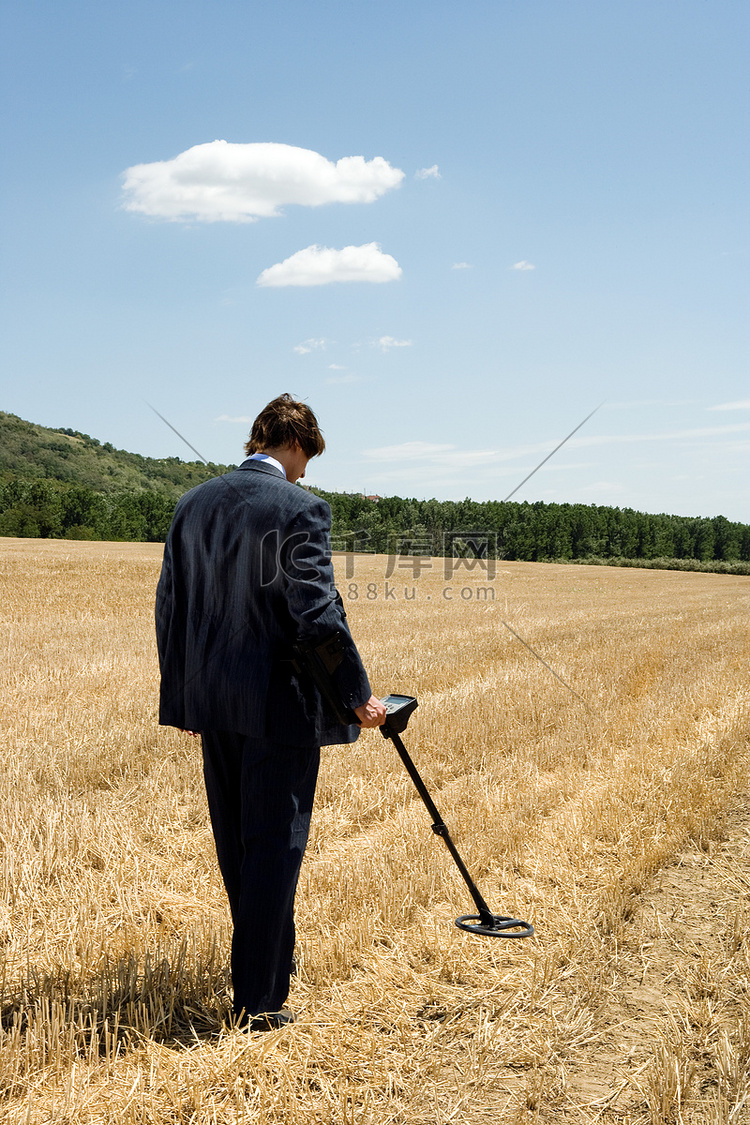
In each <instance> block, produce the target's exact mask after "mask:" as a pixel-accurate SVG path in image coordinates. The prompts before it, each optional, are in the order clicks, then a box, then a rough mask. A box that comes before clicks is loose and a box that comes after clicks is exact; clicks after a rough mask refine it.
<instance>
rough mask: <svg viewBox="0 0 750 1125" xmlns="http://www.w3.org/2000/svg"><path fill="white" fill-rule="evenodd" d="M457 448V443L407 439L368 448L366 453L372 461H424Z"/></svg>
mask: <svg viewBox="0 0 750 1125" xmlns="http://www.w3.org/2000/svg"><path fill="white" fill-rule="evenodd" d="M455 448H456V447H455V445H436V444H435V443H434V442H430V441H405V442H402V443H401V445H381V446H379V447H378V448H377V449H366V450H365V451H364V455H365V457H367V458H369V460H371V461H424V460H432V459H433V458H434V457H436V456H441V455H443V454H445V453H447V452H448V451H449V450H451V449H455Z"/></svg>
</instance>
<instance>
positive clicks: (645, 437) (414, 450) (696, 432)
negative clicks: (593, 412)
mask: <svg viewBox="0 0 750 1125" xmlns="http://www.w3.org/2000/svg"><path fill="white" fill-rule="evenodd" d="M747 431H750V422H738V423H737V424H736V425H731V426H706V427H702V428H700V429H693V430H674V431H671V432H663V433H656V434H601V435H597V436H593V437H579V438H571V439H570V440H569V441H568V442H567V445H566V448H567V449H569V450H570V449H573V448H577V449H583V448H587V447H592V446H598V445H614V444H618V443H623V444H633V443H648V442H662V443H664V442H679V441H691V440H693V439H697V438H713V437H722V436H724V435H727V434H732V433H744V432H747ZM555 444H556V442H554V441H552V440H550V441H546V442H535V443H533V444H526V445H517V446H509V447H507V448H505V449H466V450H462V449H459V448H458V447H457V446H455V445H442V444H437V443H434V442H428V441H407V442H403V443H402V444H401V445H384V446H380V447H378V448H374V449H365V450H364V451H363V456H364V457H365V458H367V460H369V461H391V462H394V463H397V462H399V461H422V462H429V463H432V464H435V463H437V462H442V463H444V464H451V465H454V466H456V467H460V466H468V465H475V464H482V465H489V464H492V463H496V464H497V465H500V464H501V463H502V462H507V461H517V460H519V459H521V458H525V457H534V456H537V455H538V454H540V453H544V452H548V451H549V450H550V448H551V447H552V448H554V445H555ZM568 467H570V466H568ZM516 471H518V470H516Z"/></svg>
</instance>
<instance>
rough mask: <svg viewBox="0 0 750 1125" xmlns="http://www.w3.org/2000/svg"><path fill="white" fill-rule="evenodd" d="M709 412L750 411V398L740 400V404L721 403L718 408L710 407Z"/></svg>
mask: <svg viewBox="0 0 750 1125" xmlns="http://www.w3.org/2000/svg"><path fill="white" fill-rule="evenodd" d="M708 409H709V410H750V398H743V399H740V400H739V401H738V402H720V403H719V404H718V405H717V406H709V408H708Z"/></svg>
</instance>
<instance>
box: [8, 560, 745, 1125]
mask: <svg viewBox="0 0 750 1125" xmlns="http://www.w3.org/2000/svg"><path fill="white" fill-rule="evenodd" d="M160 554H161V548H160V547H158V546H157V545H134V544H88V543H64V542H52V541H22V540H10V539H6V540H3V541H2V542H1V543H0V566H1V567H2V571H3V585H4V590H5V598H4V603H3V611H2V612H3V619H4V620H3V634H2V635H3V667H2V699H3V733H2V743H3V745H2V759H1V761H2V765H1V766H0V777H1V778H2V782H1V784H2V802H1V803H0V948H1V950H2V959H1V963H2V981H3V992H2V1030H0V1120H3V1121H8V1122H19V1123H20V1122H29V1123H36V1122H45V1121H53V1120H54V1121H68V1122H70V1123H71V1125H73V1123H76V1125H77V1123H79V1122H80V1123H84V1122H86V1123H89V1122H90V1123H93V1122H106V1121H112V1120H117V1121H118V1122H121V1123H122V1125H126V1123H128V1122H153V1123H154V1125H166V1123H168V1122H169V1123H173V1122H237V1121H248V1122H249V1121H252V1122H259V1123H263V1122H268V1123H274V1125H276V1123H281V1122H283V1123H284V1125H289V1123H307V1122H331V1123H334V1122H335V1123H337V1125H339V1123H345V1122H358V1123H365V1122H372V1123H373V1125H374V1123H377V1125H384V1123H387V1122H409V1123H415V1125H418V1123H420V1122H424V1123H428V1122H429V1123H430V1125H442V1123H446V1125H447V1123H448V1122H454V1121H463V1120H471V1121H472V1122H478V1123H481V1122H488V1123H489V1122H490V1121H496V1120H497V1119H498V1117H499V1116H501V1115H504V1116H505V1117H506V1118H507V1119H508V1120H509V1121H516V1122H522V1121H529V1122H531V1121H539V1122H552V1121H558V1120H570V1121H580V1122H588V1121H591V1122H593V1121H599V1122H615V1121H618V1122H623V1121H630V1122H632V1123H636V1122H654V1123H656V1122H680V1121H682V1122H684V1123H685V1125H688V1123H698V1122H709V1121H710V1122H726V1123H727V1125H729V1123H730V1122H738V1121H741V1120H742V1114H743V1113H744V1112H745V1104H746V1100H747V1098H748V1096H749V1094H750V1079H749V1067H750V1022H749V1021H748V1018H747V1011H748V983H747V982H748V979H749V978H750V964H749V963H748V944H747V941H746V938H745V931H746V924H747V918H748V912H750V836H749V835H748V827H749V826H750V806H749V805H748V803H747V798H746V796H745V792H746V785H747V779H748V765H749V755H748V700H750V688H749V687H748V681H747V656H748V653H747V647H748V646H747V613H748V603H749V602H750V597H749V594H750V585H749V584H748V580H747V579H745V578H738V577H731V576H724V575H710V574H692V573H679V574H677V573H672V572H665V571H653V572H652V571H643V570H638V571H633V570H616V569H611V570H610V569H608V568H601V567H596V568H594V567H591V568H588V567H580V566H552V565H548V566H542V565H535V564H526V563H513V564H504V565H503V566H502V567H501V569H500V571H499V572H498V574H497V575H496V577H495V578H494V580H488V579H487V576H486V575H483V574H481V573H480V572H479V571H477V570H475V571H473V572H461V573H458V572H457V574H456V575H455V576H454V577H455V579H456V580H455V581H452V582H450V583H447V582H446V579H445V578H444V576H443V574H442V570H441V569H440V568H439V567H438V565H437V560H434V562H435V566H434V567H433V568H432V569H430V568H423V569H422V572H421V573H420V574H419V576H418V578H415V579H412V577H411V575H409V576H408V577H407V578H406V580H405V581H402V582H401V583H400V585H398V586H397V585H392V586H391V587H390V589H391V590H395V593H396V595H397V596H396V597H393V596H391V597H389V598H388V599H386V598H385V597H384V592H385V583H384V577H383V576H384V573H385V569H386V566H387V560H385V559H383V558H377V557H365V556H360V557H358V558H357V559H356V560H355V580H354V581H352V580H351V577H349V578H347V576H346V575H345V574H344V573H343V570H344V560H343V559H342V560H336V562H337V566H338V565H339V563H340V564H341V565H340V569H341V572H342V573H341V574H340V588H341V591H342V594H343V596H344V600H345V603H346V608H347V612H348V614H349V620H350V623H351V626H352V630H353V632H354V634H355V636H356V638H357V640H358V643H359V647H360V649H361V651H362V653H363V656H364V658H365V662H366V664H367V666H368V668H369V670H370V673H371V680H372V682H373V686H374V688H375V690H376V691H377V692H379V693H380V694H386V693H387V692H389V691H400V692H404V693H408V694H414V695H416V696H418V698H419V701H420V706H419V710H418V711H417V712H416V714H415V716H414V717H413V719H412V720H411V722H410V725H409V729H408V731H407V732H406V735H405V736H404V738H405V741H406V742H407V745H408V748H409V750H410V752H411V753H412V755H413V756H414V758H415V761H416V762H417V765H418V768H419V769H420V772H421V773H422V775H423V777H424V780H425V782H426V784H427V786H428V788H429V790H430V792H431V794H432V795H433V797H434V799H435V802H436V804H437V806H438V808H439V810H440V812H441V814H442V815H443V817H444V818H445V820H446V822H447V823H448V824H449V826H450V828H451V834H452V835H453V837H454V839H455V841H456V843H457V845H458V847H459V850H460V851H461V853H462V855H463V856H464V858H465V860H466V862H467V865H468V867H469V869H470V870H471V872H472V874H473V875H474V877H475V878H476V880H477V883H478V884H479V886H480V888H481V890H482V892H483V894H484V896H485V898H486V899H487V901H488V902H489V903H490V905H491V906H492V908H493V909H494V910H496V911H497V912H498V913H504V914H513V915H515V916H517V917H523V918H528V919H529V920H530V921H532V922H533V923H534V925H535V926H536V928H537V935H536V937H535V938H533V939H531V940H530V941H526V942H519V941H503V940H489V939H478V938H472V937H470V936H469V935H466V934H464V933H462V932H460V931H459V930H457V929H456V928H455V927H454V926H453V919H454V918H455V916H456V915H457V914H463V913H466V912H469V911H471V909H472V904H471V902H470V901H469V900H468V896H467V892H466V889H465V887H464V885H463V883H462V882H461V879H460V876H459V875H458V872H457V870H456V868H455V867H454V866H453V864H452V863H451V861H450V857H449V856H448V854H447V852H446V851H445V849H444V848H443V846H442V844H441V843H440V841H439V840H437V839H436V838H435V837H434V836H433V835H432V833H431V832H430V827H429V819H428V817H427V814H426V812H425V810H424V808H423V806H422V804H421V802H420V801H419V799H418V797H417V795H416V793H415V792H414V790H413V787H412V786H411V783H410V781H409V779H408V777H407V776H406V775H405V773H404V771H403V768H402V767H401V764H400V763H399V761H398V759H397V758H396V756H395V754H394V751H393V749H392V747H391V746H390V744H388V743H387V742H385V741H384V740H383V739H382V738H381V736H380V735H379V733H377V732H367V733H365V734H364V735H363V736H362V737H361V738H360V740H359V741H358V742H357V743H356V744H355V745H354V746H352V747H340V748H331V749H328V750H326V751H325V753H324V762H323V767H322V773H321V779H320V785H319V790H318V796H317V799H316V810H315V818H314V825H313V832H312V835H311V840H310V847H309V851H308V855H307V858H306V860H305V864H304V866H303V872H302V877H301V881H300V888H299V893H298V899H297V917H298V965H299V971H298V974H297V976H296V977H295V978H294V982H293V987H292V995H291V997H290V1004H291V1006H292V1007H293V1008H294V1009H295V1011H296V1012H297V1013H298V1015H299V1020H298V1022H297V1023H296V1024H295V1025H293V1026H292V1027H289V1028H284V1029H281V1030H279V1031H276V1032H272V1033H268V1034H266V1035H258V1036H252V1035H251V1036H247V1035H244V1034H242V1033H239V1032H234V1031H231V1030H230V1029H229V1028H228V1026H227V1024H226V1019H227V1015H228V1012H229V1008H230V991H229V980H228V974H227V956H228V940H229V925H228V916H227V908H226V903H225V899H224V894H223V890H222V887H221V882H220V878H219V874H218V869H217V866H216V861H215V855H214V850H213V841H212V837H211V832H210V827H209V824H208V817H207V810H206V805H205V798H204V794H203V783H202V772H201V765H200V754H199V748H198V746H197V744H196V743H195V742H194V741H193V740H191V739H189V738H188V737H187V736H183V735H180V734H178V733H177V732H174V731H170V730H165V729H160V728H158V726H157V724H156V695H157V682H158V681H157V666H156V657H155V648H154V642H153V625H152V616H153V614H152V606H153V596H154V589H155V584H156V579H157V577H158V571H159V565H160ZM446 591H448V593H447V594H446ZM407 595H413V596H412V597H411V599H410V600H407ZM503 622H507V623H508V624H510V625H512V627H513V629H514V630H515V631H516V632H517V633H518V634H519V635H520V636H521V637H523V638H524V639H525V640H526V641H527V642H528V643H529V644H530V645H531V646H532V647H533V648H534V649H535V650H536V652H537V653H539V654H540V655H542V656H543V658H544V660H545V661H546V662H547V663H549V665H550V666H551V667H552V668H553V669H554V670H555V672H557V673H558V674H559V676H561V677H562V678H563V679H564V680H565V681H567V683H568V684H570V686H571V687H572V688H574V690H575V692H576V693H578V695H580V696H581V697H582V698H583V700H585V701H586V704H587V706H584V705H583V704H582V702H581V699H579V698H578V697H577V696H576V695H574V694H573V693H572V692H570V691H568V690H567V689H566V687H565V686H564V685H563V684H561V683H560V682H559V680H557V679H555V678H554V677H552V676H551V675H550V673H549V671H548V670H547V669H546V668H545V667H544V666H543V665H542V664H540V663H539V662H538V661H537V660H536V659H535V657H534V655H533V654H532V653H530V652H529V650H528V649H526V648H525V647H524V646H523V645H522V644H520V643H519V641H518V640H517V638H516V637H515V636H514V635H513V634H512V633H511V632H510V631H509V630H508V629H507V628H506V627H505V626H504V624H503Z"/></svg>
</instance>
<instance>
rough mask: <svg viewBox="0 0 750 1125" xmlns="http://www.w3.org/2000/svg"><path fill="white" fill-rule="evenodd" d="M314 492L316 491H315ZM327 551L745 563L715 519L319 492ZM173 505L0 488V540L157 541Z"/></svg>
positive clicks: (741, 536) (743, 530)
mask: <svg viewBox="0 0 750 1125" xmlns="http://www.w3.org/2000/svg"><path fill="white" fill-rule="evenodd" d="M316 491H318V490H316ZM319 495H321V496H323V497H324V498H325V499H326V500H327V501H328V503H329V504H330V505H331V511H332V517H333V519H332V540H333V547H334V549H337V550H341V551H352V552H375V553H378V554H390V555H393V554H396V555H404V556H413V555H425V556H428V555H429V556H433V557H442V556H444V555H464V556H466V557H468V558H470V557H472V556H476V557H481V558H499V559H509V560H514V559H518V560H528V561H531V562H544V561H550V560H559V561H573V560H576V559H587V558H600V559H615V558H616V559H643V560H650V559H675V560H679V559H686V560H688V559H693V560H698V561H699V562H702V563H710V562H712V561H723V562H733V561H750V526H748V525H747V524H742V523H733V522H731V521H730V520H728V519H726V518H725V517H724V516H715V517H713V518H711V519H709V518H702V517H688V516H670V515H666V514H661V515H653V514H649V513H645V512H637V511H634V510H633V509H631V508H610V507H604V506H598V505H596V504H545V503H542V502H541V501H537V502H535V503H531V504H529V503H514V502H512V501H506V502H499V501H487V502H484V503H479V502H477V501H474V500H461V501H452V500H442V501H441V500H410V499H403V498H401V497H398V496H389V497H385V498H383V499H381V500H380V501H379V502H377V503H376V502H373V501H372V500H367V499H365V498H363V497H361V496H358V495H350V494H347V493H335V492H319ZM174 505H175V499H174V498H173V497H170V496H166V495H164V493H163V492H161V491H154V490H148V489H142V490H140V491H129V490H120V491H108V492H102V491H98V490H95V489H92V488H88V487H86V486H84V485H80V484H68V483H66V482H64V481H55V480H49V479H15V480H9V481H6V482H5V483H4V484H0V535H15V536H21V537H32V538H68V539H104V540H126V541H134V542H163V540H164V539H165V537H166V534H167V531H168V530H169V524H170V521H171V519H172V513H173V511H174Z"/></svg>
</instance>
